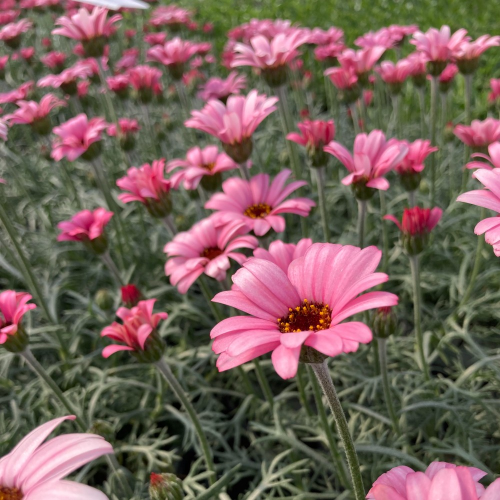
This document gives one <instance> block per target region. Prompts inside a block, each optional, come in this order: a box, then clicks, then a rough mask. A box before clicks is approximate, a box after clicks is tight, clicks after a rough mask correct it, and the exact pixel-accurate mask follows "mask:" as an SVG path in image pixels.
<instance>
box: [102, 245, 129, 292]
mask: <svg viewBox="0 0 500 500" xmlns="http://www.w3.org/2000/svg"><path fill="white" fill-rule="evenodd" d="M100 257H101V259H102V261H103V262H104V264H106V266H107V268H108V269H109V271H110V273H111V274H112V275H113V276H114V278H115V279H116V281H117V282H118V285H119V286H123V285H125V282H124V281H123V278H122V277H121V274H120V271H119V270H118V268H117V267H116V264H115V263H114V262H113V259H112V258H111V255H109V251H107V252H104V253H103V254H101V256H100Z"/></svg>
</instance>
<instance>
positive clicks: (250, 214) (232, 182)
mask: <svg viewBox="0 0 500 500" xmlns="http://www.w3.org/2000/svg"><path fill="white" fill-rule="evenodd" d="M290 174H291V172H290V170H288V169H284V170H282V171H281V172H280V173H279V174H278V175H277V176H276V177H275V178H274V179H273V181H272V182H271V180H270V178H269V175H267V174H257V175H255V176H254V177H252V178H251V179H250V180H249V181H246V180H244V179H240V178H238V177H232V178H231V179H228V180H227V181H225V182H223V184H222V191H223V193H215V194H214V195H213V196H212V197H211V198H210V199H209V200H208V202H207V203H206V204H205V208H209V209H211V210H216V211H217V214H216V215H217V221H218V223H220V224H227V223H230V222H232V221H235V220H238V221H243V222H245V223H246V225H247V226H248V229H249V231H253V232H254V233H255V234H256V235H257V236H263V235H265V234H266V233H267V232H268V231H270V230H271V229H274V231H276V232H277V233H281V232H283V231H284V230H285V219H284V218H283V217H282V216H281V215H280V214H285V213H291V214H296V215H300V216H302V217H307V216H308V215H309V212H310V210H311V208H312V207H314V206H316V204H315V203H314V202H313V201H312V200H310V199H308V198H292V199H289V200H286V201H285V198H287V197H288V196H289V195H290V194H292V193H293V192H294V191H296V190H297V189H299V188H300V187H302V186H305V185H306V184H307V183H306V182H305V181H294V182H291V183H290V184H288V185H287V186H285V184H286V181H287V179H288V177H290Z"/></svg>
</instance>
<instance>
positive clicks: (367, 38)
mask: <svg viewBox="0 0 500 500" xmlns="http://www.w3.org/2000/svg"><path fill="white" fill-rule="evenodd" d="M354 43H355V45H357V46H358V47H362V48H363V49H369V48H373V47H384V48H385V49H386V50H387V49H391V48H392V47H394V45H396V43H397V41H396V40H395V39H394V38H393V37H392V36H391V33H390V32H389V30H388V29H387V28H382V29H380V30H378V31H369V32H368V33H365V34H364V35H362V36H360V37H358V38H356V40H355V41H354Z"/></svg>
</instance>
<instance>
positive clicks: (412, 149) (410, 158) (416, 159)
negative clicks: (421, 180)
mask: <svg viewBox="0 0 500 500" xmlns="http://www.w3.org/2000/svg"><path fill="white" fill-rule="evenodd" d="M400 143H401V144H404V145H405V146H406V147H407V148H408V153H407V155H406V156H405V157H404V158H403V161H402V162H401V163H400V164H399V165H397V166H396V172H397V173H398V174H399V175H405V174H413V173H420V172H422V170H424V167H425V165H424V162H425V159H426V158H427V157H428V156H429V155H430V154H431V153H434V152H435V151H437V150H438V148H436V147H433V146H431V141H429V140H423V139H417V140H416V141H414V142H408V141H400Z"/></svg>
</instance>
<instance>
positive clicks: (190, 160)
mask: <svg viewBox="0 0 500 500" xmlns="http://www.w3.org/2000/svg"><path fill="white" fill-rule="evenodd" d="M177 168H180V169H181V170H178V171H177V172H175V173H174V174H172V175H171V176H170V180H171V182H172V185H173V186H174V188H175V189H177V188H178V187H179V185H180V184H181V183H183V185H184V188H185V189H188V190H193V189H196V188H197V187H198V185H199V184H200V182H201V181H203V179H204V178H205V177H208V178H213V177H214V176H217V177H220V174H221V173H222V172H227V171H229V170H234V169H236V168H238V165H237V164H236V163H235V162H234V161H233V160H232V159H231V158H229V156H228V155H227V154H226V153H220V152H219V149H218V148H217V146H207V147H205V148H203V149H201V148H200V147H198V146H196V147H194V148H191V149H190V150H189V151H188V152H187V154H186V159H185V160H181V159H174V160H171V161H169V162H168V164H167V172H169V173H170V172H172V171H174V170H175V169H177ZM207 182H208V181H207Z"/></svg>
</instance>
